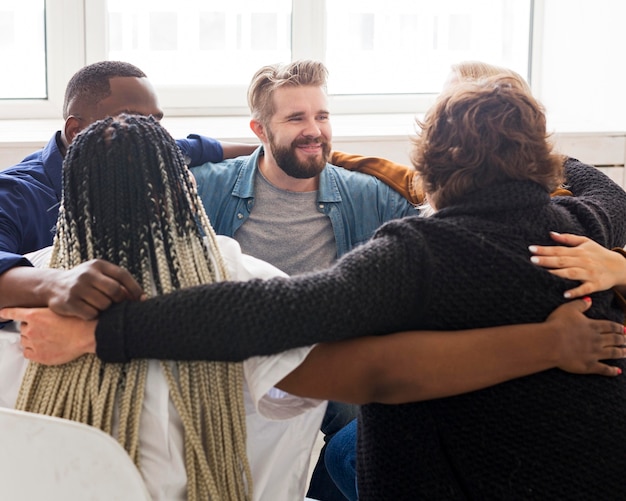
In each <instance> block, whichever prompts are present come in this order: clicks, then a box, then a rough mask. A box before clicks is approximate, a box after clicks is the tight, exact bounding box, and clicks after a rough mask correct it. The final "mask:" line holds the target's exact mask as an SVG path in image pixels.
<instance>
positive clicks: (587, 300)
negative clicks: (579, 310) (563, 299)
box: [565, 292, 591, 303]
mask: <svg viewBox="0 0 626 501" xmlns="http://www.w3.org/2000/svg"><path fill="white" fill-rule="evenodd" d="M565 294H568V293H567V292H566V293H565ZM583 301H585V302H587V303H591V298H590V297H589V296H585V297H584V298H583Z"/></svg>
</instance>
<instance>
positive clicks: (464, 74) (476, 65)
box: [450, 61, 532, 94]
mask: <svg viewBox="0 0 626 501" xmlns="http://www.w3.org/2000/svg"><path fill="white" fill-rule="evenodd" d="M450 72H451V74H452V75H453V76H454V77H455V78H456V81H457V82H475V81H476V80H482V79H484V78H489V77H494V76H507V77H511V78H512V79H513V80H515V81H516V82H517V84H518V85H519V86H520V87H521V88H522V89H523V90H524V91H526V92H528V93H529V94H532V91H531V89H530V85H528V82H527V81H526V80H525V79H524V77H522V75H520V74H519V73H517V72H516V71H513V70H511V69H509V68H505V67H504V66H496V65H494V64H489V63H484V62H482V61H461V62H460V63H456V64H453V65H452V66H451V67H450Z"/></svg>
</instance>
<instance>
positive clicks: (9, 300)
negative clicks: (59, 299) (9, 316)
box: [0, 266, 54, 308]
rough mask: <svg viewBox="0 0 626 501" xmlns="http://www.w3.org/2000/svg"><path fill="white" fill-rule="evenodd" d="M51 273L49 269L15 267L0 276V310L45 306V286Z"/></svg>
mask: <svg viewBox="0 0 626 501" xmlns="http://www.w3.org/2000/svg"><path fill="white" fill-rule="evenodd" d="M53 273H54V270H50V269H42V268H33V267H31V266H16V267H14V268H10V269H8V270H7V271H5V272H4V273H2V274H0V308H6V307H10V306H23V307H37V306H46V305H47V304H48V303H47V301H48V293H49V289H48V287H47V286H46V284H49V277H50V276H52V274H53ZM46 279H48V280H46Z"/></svg>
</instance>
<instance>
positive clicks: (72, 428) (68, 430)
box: [0, 408, 150, 501]
mask: <svg viewBox="0 0 626 501" xmlns="http://www.w3.org/2000/svg"><path fill="white" fill-rule="evenodd" d="M0 499H6V500H11V501H36V500H46V501H85V500H90V501H99V500H102V501H113V500H120V501H121V500H123V501H144V500H149V499H150V495H149V494H148V491H147V489H146V486H145V484H144V481H143V479H142V477H141V474H140V473H139V470H137V468H136V467H135V465H134V464H133V462H132V461H131V459H130V457H129V456H128V454H127V453H126V451H125V450H124V449H123V448H122V446H121V445H119V444H118V443H117V442H116V441H115V439H114V438H113V437H111V436H110V435H108V434H107V433H104V432H103V431H100V430H98V429H96V428H93V427H91V426H88V425H85V424H81V423H76V422H74V421H69V420H67V419H59V418H52V417H49V416H42V415H40V414H33V413H30V412H22V411H16V410H13V409H7V408H0Z"/></svg>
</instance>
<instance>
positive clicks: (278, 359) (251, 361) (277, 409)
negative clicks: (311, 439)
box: [243, 346, 326, 419]
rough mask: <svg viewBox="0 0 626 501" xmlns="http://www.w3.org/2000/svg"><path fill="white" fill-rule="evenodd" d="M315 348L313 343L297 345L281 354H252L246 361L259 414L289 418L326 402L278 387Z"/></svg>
mask: <svg viewBox="0 0 626 501" xmlns="http://www.w3.org/2000/svg"><path fill="white" fill-rule="evenodd" d="M311 349H312V347H311V346H308V347H305V348H296V349H293V350H289V351H284V352H282V353H279V354H278V355H271V356H267V357H251V358H248V359H247V360H245V361H244V363H243V370H244V376H245V379H246V383H247V384H248V390H249V391H250V397H251V398H252V402H253V404H254V407H255V408H256V410H257V412H258V413H259V414H261V415H262V416H263V417H265V418H268V419H289V418H292V417H294V416H297V415H298V414H302V413H303V412H306V411H308V410H311V409H314V408H316V407H318V406H319V405H321V404H323V403H325V402H326V400H318V399H314V398H304V397H298V396H295V395H292V394H290V393H287V392H285V391H282V390H279V389H278V388H275V387H274V385H275V384H276V383H278V382H279V381H280V380H281V379H283V378H284V377H285V376H286V375H287V374H289V373H290V372H291V371H292V370H294V369H295V368H296V367H298V365H300V364H301V363H302V361H303V360H304V359H305V358H306V356H307V355H308V354H309V352H310V351H311Z"/></svg>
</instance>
